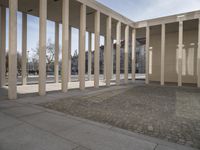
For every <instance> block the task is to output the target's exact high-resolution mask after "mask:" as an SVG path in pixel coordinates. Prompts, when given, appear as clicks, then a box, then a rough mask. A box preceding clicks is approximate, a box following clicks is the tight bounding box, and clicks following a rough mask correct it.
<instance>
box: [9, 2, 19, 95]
mask: <svg viewBox="0 0 200 150" xmlns="http://www.w3.org/2000/svg"><path fill="white" fill-rule="evenodd" d="M17 9H18V0H9V62H8V64H9V73H8V98H9V99H16V98H17V86H16V84H17Z"/></svg>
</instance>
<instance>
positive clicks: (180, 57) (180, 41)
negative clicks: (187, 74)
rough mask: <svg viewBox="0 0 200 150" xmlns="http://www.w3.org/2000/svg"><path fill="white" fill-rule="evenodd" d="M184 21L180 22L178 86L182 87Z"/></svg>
mask: <svg viewBox="0 0 200 150" xmlns="http://www.w3.org/2000/svg"><path fill="white" fill-rule="evenodd" d="M182 58H183V21H182V20H181V21H179V36H178V86H182Z"/></svg>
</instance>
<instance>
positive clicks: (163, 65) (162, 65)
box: [160, 24, 165, 85]
mask: <svg viewBox="0 0 200 150" xmlns="http://www.w3.org/2000/svg"><path fill="white" fill-rule="evenodd" d="M160 70H161V73H160V84H161V85H164V83H165V24H162V26H161V68H160Z"/></svg>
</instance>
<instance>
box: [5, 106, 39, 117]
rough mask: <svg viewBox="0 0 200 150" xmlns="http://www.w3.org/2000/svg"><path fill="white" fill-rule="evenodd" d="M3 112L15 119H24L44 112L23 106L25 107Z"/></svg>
mask: <svg viewBox="0 0 200 150" xmlns="http://www.w3.org/2000/svg"><path fill="white" fill-rule="evenodd" d="M2 112H3V113H6V114H9V115H11V116H14V117H23V116H26V115H31V114H35V113H40V112H42V110H40V109H35V108H33V107H28V106H23V107H14V108H9V109H4V110H2Z"/></svg>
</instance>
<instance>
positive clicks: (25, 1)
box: [0, 0, 131, 39]
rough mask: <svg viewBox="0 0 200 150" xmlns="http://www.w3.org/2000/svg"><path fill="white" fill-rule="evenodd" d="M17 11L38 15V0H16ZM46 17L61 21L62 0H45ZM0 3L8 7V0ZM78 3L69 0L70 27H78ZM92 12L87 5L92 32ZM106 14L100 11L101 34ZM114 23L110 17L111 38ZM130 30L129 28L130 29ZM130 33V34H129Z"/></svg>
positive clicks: (123, 27)
mask: <svg viewBox="0 0 200 150" xmlns="http://www.w3.org/2000/svg"><path fill="white" fill-rule="evenodd" d="M18 1H19V3H18V11H20V12H24V13H27V14H29V15H33V16H37V17H38V16H39V0H18ZM47 3H48V4H47V5H48V6H47V19H48V20H51V21H55V22H59V23H62V0H47ZM0 5H1V6H4V7H8V6H9V5H8V0H0ZM80 5H81V3H79V2H77V1H76V0H70V9H69V13H70V15H69V24H70V26H72V27H75V28H79V23H80ZM94 12H95V10H94V9H92V8H90V7H87V25H86V28H87V29H86V30H87V31H89V32H93V33H94ZM106 17H107V16H106V15H105V14H102V13H101V22H100V23H101V25H100V27H101V35H103V36H104V35H105V33H106ZM116 23H117V21H116V20H114V19H112V38H114V39H115V38H116ZM124 29H125V25H124V24H122V39H124ZM130 31H131V29H130ZM130 35H131V34H130Z"/></svg>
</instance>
